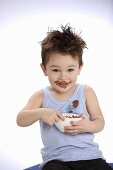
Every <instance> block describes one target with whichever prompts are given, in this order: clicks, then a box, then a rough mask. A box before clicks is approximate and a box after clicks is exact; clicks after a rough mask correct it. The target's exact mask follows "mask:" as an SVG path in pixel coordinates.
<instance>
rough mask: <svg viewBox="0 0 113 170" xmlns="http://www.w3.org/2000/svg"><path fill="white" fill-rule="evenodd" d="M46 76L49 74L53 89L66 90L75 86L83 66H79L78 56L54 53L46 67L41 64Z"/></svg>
mask: <svg viewBox="0 0 113 170" xmlns="http://www.w3.org/2000/svg"><path fill="white" fill-rule="evenodd" d="M41 67H42V70H43V72H44V74H45V76H48V79H49V82H50V84H51V85H52V87H53V89H55V90H57V91H58V92H66V91H69V90H71V89H74V88H75V83H76V81H77V76H78V75H79V74H80V71H81V68H82V66H81V67H80V68H79V62H78V58H77V57H76V59H74V58H73V57H72V56H71V55H62V54H57V53H55V54H52V56H51V57H50V58H49V61H48V63H47V65H46V67H44V65H42V64H41Z"/></svg>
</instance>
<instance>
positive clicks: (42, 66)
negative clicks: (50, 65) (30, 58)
mask: <svg viewBox="0 0 113 170" xmlns="http://www.w3.org/2000/svg"><path fill="white" fill-rule="evenodd" d="M40 67H41V68H42V71H43V73H44V75H45V76H47V73H46V68H45V66H44V65H43V64H42V63H41V64H40Z"/></svg>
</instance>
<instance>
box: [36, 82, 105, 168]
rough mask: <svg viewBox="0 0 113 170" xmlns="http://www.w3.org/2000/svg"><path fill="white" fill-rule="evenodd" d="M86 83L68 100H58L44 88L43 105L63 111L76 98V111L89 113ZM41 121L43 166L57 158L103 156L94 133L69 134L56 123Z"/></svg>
mask: <svg viewBox="0 0 113 170" xmlns="http://www.w3.org/2000/svg"><path fill="white" fill-rule="evenodd" d="M84 90H85V85H83V84H77V87H76V89H75V91H74V93H73V95H72V96H71V97H70V98H68V99H66V100H56V99H55V98H54V97H53V96H52V94H51V92H50V90H49V88H48V87H46V88H44V89H42V91H43V94H44V101H43V105H42V107H44V108H51V109H57V110H58V111H62V109H63V107H64V108H65V106H66V105H68V104H69V103H72V102H73V101H74V100H78V101H79V105H78V106H77V107H76V108H74V111H73V112H74V113H77V114H81V113H86V114H88V115H89V113H88V111H87V109H86V105H85V96H84ZM39 122H40V131H41V138H42V142H43V148H42V149H41V154H42V159H43V162H42V164H41V166H40V167H42V166H43V165H44V164H45V163H47V162H48V161H51V160H54V159H57V160H61V161H78V160H90V159H97V158H103V155H102V152H101V151H100V150H99V145H98V144H97V143H95V142H94V134H93V133H82V134H77V135H69V134H65V133H62V132H60V131H59V130H58V129H57V128H56V126H55V125H53V126H50V125H48V124H46V123H44V122H42V121H39Z"/></svg>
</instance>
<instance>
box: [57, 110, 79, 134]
mask: <svg viewBox="0 0 113 170" xmlns="http://www.w3.org/2000/svg"><path fill="white" fill-rule="evenodd" d="M63 116H64V117H65V120H59V121H58V122H56V123H55V125H56V127H57V128H58V129H59V130H60V131H61V132H64V127H65V126H71V123H70V122H71V121H73V122H78V121H80V120H82V117H79V116H78V114H74V113H63Z"/></svg>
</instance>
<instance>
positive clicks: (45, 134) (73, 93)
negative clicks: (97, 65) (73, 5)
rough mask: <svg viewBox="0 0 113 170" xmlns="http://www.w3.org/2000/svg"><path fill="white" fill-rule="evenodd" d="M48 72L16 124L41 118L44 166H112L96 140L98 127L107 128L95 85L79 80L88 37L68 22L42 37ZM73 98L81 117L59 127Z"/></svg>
mask: <svg viewBox="0 0 113 170" xmlns="http://www.w3.org/2000/svg"><path fill="white" fill-rule="evenodd" d="M41 46H42V51H41V56H42V63H41V68H42V70H43V72H44V75H45V76H47V77H48V80H49V82H50V86H48V87H45V88H44V89H41V90H40V91H38V92H36V93H35V94H33V95H32V96H31V98H30V100H29V101H28V103H27V105H26V106H25V107H24V108H23V109H22V110H21V111H20V112H19V113H18V115H17V124H18V125H19V126H29V125H31V124H33V123H35V122H36V121H38V120H39V122H40V129H41V137H42V142H43V145H44V147H43V148H42V149H41V153H42V158H43V162H42V164H41V166H40V168H41V169H42V170H58V169H60V170H110V169H112V168H111V167H110V166H109V165H108V164H107V162H106V161H105V159H104V158H103V155H102V152H101V151H100V150H99V146H98V144H96V143H94V142H93V139H94V133H98V132H100V131H102V129H103V128H104V118H103V115H102V111H101V109H100V106H99V103H98V99H97V97H96V94H95V92H94V91H93V89H92V88H91V87H89V86H88V85H84V84H78V83H77V77H78V75H79V74H80V72H81V69H82V67H83V61H82V54H83V49H84V48H87V46H86V42H85V41H84V40H83V39H82V38H81V37H80V35H77V34H76V33H75V32H74V30H73V29H72V28H71V27H70V26H69V25H66V26H65V27H63V26H61V31H59V30H51V31H50V32H48V34H47V37H46V38H45V39H44V40H43V41H42V42H41ZM74 100H77V101H79V105H78V106H77V107H76V108H74V109H73V113H77V114H78V115H80V116H81V117H82V118H83V119H82V120H80V121H79V122H71V126H67V127H65V131H64V133H61V132H60V131H59V130H58V129H57V128H56V126H55V122H57V121H59V120H60V119H61V120H62V121H63V120H64V117H63V115H62V110H63V108H65V107H66V106H68V105H69V104H70V105H71V104H72V102H73V101H74Z"/></svg>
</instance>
